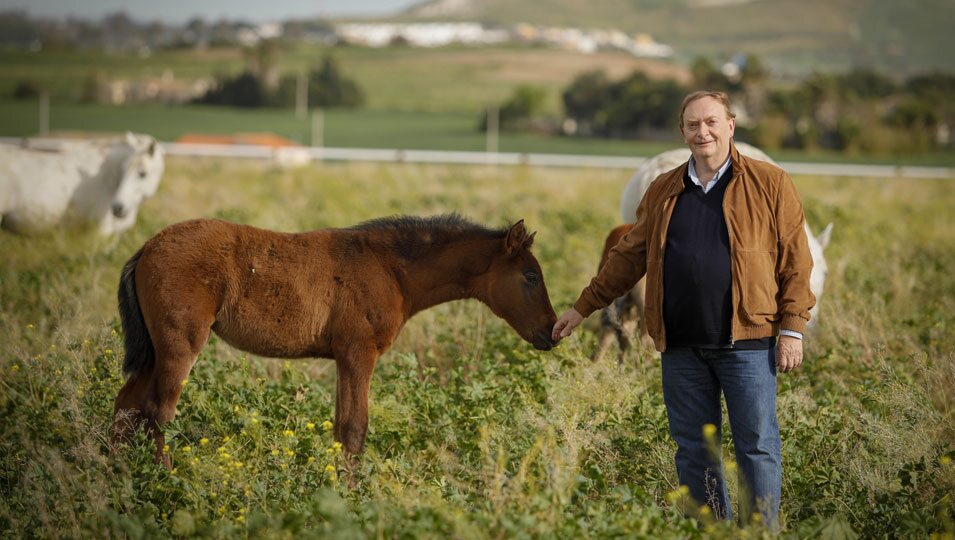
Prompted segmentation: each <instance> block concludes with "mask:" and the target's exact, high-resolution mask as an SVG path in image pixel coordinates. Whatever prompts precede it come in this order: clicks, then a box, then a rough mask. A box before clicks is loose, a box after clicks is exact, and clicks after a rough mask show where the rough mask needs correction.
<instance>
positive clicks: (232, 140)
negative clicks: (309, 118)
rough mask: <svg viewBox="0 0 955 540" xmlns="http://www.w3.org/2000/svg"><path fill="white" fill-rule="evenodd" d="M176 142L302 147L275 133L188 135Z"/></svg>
mask: <svg viewBox="0 0 955 540" xmlns="http://www.w3.org/2000/svg"><path fill="white" fill-rule="evenodd" d="M176 142H177V143H185V144H242V145H245V144H248V145H254V146H268V147H269V148H281V147H285V146H301V145H300V144H298V143H297V142H295V141H290V140H288V139H286V138H285V137H279V136H278V135H276V134H274V133H236V134H234V135H214V134H208V133H187V134H185V135H183V136H181V137H179V138H178V139H176Z"/></svg>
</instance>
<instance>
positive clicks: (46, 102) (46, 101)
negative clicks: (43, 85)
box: [39, 90, 50, 137]
mask: <svg viewBox="0 0 955 540" xmlns="http://www.w3.org/2000/svg"><path fill="white" fill-rule="evenodd" d="M39 128H40V136H41V137H44V136H46V135H49V134H50V93H49V92H48V91H46V90H44V91H43V92H42V93H40V126H39Z"/></svg>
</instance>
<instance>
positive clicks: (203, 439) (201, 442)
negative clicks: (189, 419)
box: [199, 437, 209, 446]
mask: <svg viewBox="0 0 955 540" xmlns="http://www.w3.org/2000/svg"><path fill="white" fill-rule="evenodd" d="M207 444H209V439H207V438H205V437H203V438H201V439H199V446H205V445H207Z"/></svg>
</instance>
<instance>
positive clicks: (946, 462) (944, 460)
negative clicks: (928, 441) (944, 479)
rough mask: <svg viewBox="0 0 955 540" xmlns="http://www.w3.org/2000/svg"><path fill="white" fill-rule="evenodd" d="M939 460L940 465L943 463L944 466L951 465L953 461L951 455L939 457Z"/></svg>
mask: <svg viewBox="0 0 955 540" xmlns="http://www.w3.org/2000/svg"><path fill="white" fill-rule="evenodd" d="M938 462H939V464H940V465H942V466H943V467H944V466H947V465H950V464H951V463H952V458H950V457H948V456H942V458H941V459H939V460H938Z"/></svg>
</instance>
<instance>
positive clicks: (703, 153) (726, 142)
mask: <svg viewBox="0 0 955 540" xmlns="http://www.w3.org/2000/svg"><path fill="white" fill-rule="evenodd" d="M727 116H728V115H727V114H726V108H725V107H723V104H722V103H720V102H719V101H717V100H716V99H714V98H711V97H703V98H700V99H697V100H695V101H692V102H690V104H689V105H687V106H686V110H684V111H683V125H682V126H680V132H681V133H683V140H684V141H685V142H686V145H687V146H689V147H690V152H692V153H693V157H694V158H695V159H696V161H698V162H699V161H707V162H708V161H709V159H710V158H718V159H721V160H722V159H725V158H726V156H728V155H729V151H730V139H732V138H733V132H734V131H735V130H736V120H735V119H733V118H727Z"/></svg>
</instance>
